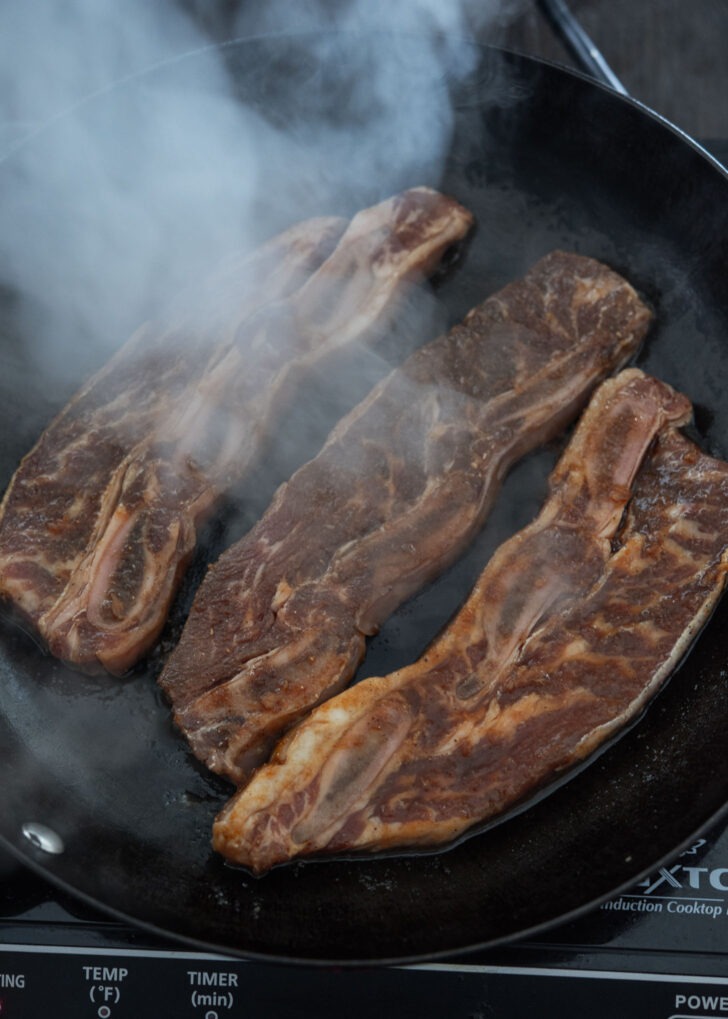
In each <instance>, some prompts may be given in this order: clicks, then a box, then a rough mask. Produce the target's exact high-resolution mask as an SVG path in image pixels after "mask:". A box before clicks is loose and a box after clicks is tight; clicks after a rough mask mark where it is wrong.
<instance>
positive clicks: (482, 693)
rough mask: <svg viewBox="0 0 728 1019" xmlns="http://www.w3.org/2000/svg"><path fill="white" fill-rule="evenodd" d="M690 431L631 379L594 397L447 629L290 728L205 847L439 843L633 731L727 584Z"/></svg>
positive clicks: (237, 855)
mask: <svg viewBox="0 0 728 1019" xmlns="http://www.w3.org/2000/svg"><path fill="white" fill-rule="evenodd" d="M689 413H690V406H689V404H688V402H687V400H685V399H684V398H683V397H681V396H679V395H678V394H676V393H675V392H674V391H672V390H671V389H669V387H667V386H666V385H664V384H663V383H660V382H658V381H657V380H655V379H652V378H650V377H648V376H645V375H643V374H642V373H641V372H638V371H637V370H635V369H630V370H627V371H625V372H623V373H622V374H621V375H620V376H619V377H618V378H617V379H616V380H610V381H608V382H606V383H605V384H604V385H603V386H602V387H601V388H600V390H599V391H598V392H597V394H596V395H595V397H594V399H593V401H592V403H591V404H590V407H589V409H588V410H587V411H586V413H585V415H584V417H583V419H582V421H581V423H580V425H579V428H578V429H577V432H576V435H575V437H574V439H573V440H572V442H571V444H570V445H569V447H568V448H567V450H566V452H565V453H564V455H563V457H562V459H561V461H560V463H559V464H558V466H557V468H556V469H555V471H554V472H553V475H552V478H551V486H550V495H549V498H548V499H547V501H546V503H545V505H544V507H543V510H542V512H541V513H540V515H539V516H538V518H537V519H536V520H535V522H534V523H533V524H531V525H530V526H529V527H527V528H525V529H524V530H523V531H521V532H520V533H518V534H517V535H516V536H514V538H512V539H511V540H510V541H508V542H506V543H505V544H504V545H503V546H501V548H500V549H499V550H498V551H497V552H496V554H495V555H494V556H493V558H492V559H491V561H490V563H489V564H488V565H487V566H486V568H485V570H484V572H483V573H482V575H481V577H480V579H479V581H478V583H477V585H476V587H475V589H474V591H473V593H472V595H471V596H470V597H469V599H468V600H467V602H466V603H465V605H464V606H463V608H462V610H461V611H460V612H459V613H458V614H457V615H456V616H455V618H454V619H453V620H452V622H451V624H450V625H449V627H448V628H447V629H446V630H445V631H444V632H443V633H442V635H441V636H440V637H439V638H438V639H437V640H436V641H435V642H434V643H433V644H432V645H431V647H430V648H429V649H428V651H427V652H426V653H425V654H424V656H423V657H422V659H421V660H420V661H418V662H416V663H415V664H413V665H411V666H409V667H407V668H405V669H402V670H400V671H398V672H395V673H393V674H392V675H389V676H384V677H376V678H372V679H368V680H364V681H363V682H361V683H360V684H358V685H356V686H354V687H352V688H350V689H349V690H347V691H345V692H344V693H342V694H340V695H339V696H337V697H335V698H333V699H332V700H330V701H329V702H328V703H326V704H325V705H322V706H321V707H319V708H317V709H316V710H315V711H313V712H312V714H311V715H310V716H309V717H308V718H307V719H306V720H305V721H303V722H301V723H300V725H299V726H297V727H296V728H295V729H294V730H293V731H292V732H291V733H290V734H289V735H288V736H287V737H286V738H285V739H284V740H283V741H282V742H281V743H280V745H279V747H278V748H277V749H276V751H275V754H274V756H273V758H272V759H271V761H270V763H268V764H267V765H265V766H263V767H262V768H261V769H260V770H259V771H258V772H257V773H256V775H255V776H254V777H253V779H252V781H251V782H250V783H249V785H248V786H247V788H245V789H243V790H242V791H241V792H239V793H238V795H237V796H236V797H234V798H233V800H231V802H230V803H229V804H228V805H227V806H226V808H225V809H224V810H223V812H222V813H221V815H220V816H219V818H218V820H217V822H216V824H215V829H214V846H215V848H216V849H217V850H218V851H220V852H221V853H222V854H224V855H225V856H226V857H228V858H229V859H230V860H232V861H235V862H236V863H240V864H244V865H245V866H247V867H250V868H252V869H253V870H255V871H264V870H266V869H267V868H269V867H271V866H273V865H275V864H277V863H280V862H282V861H285V860H288V859H291V858H293V857H296V856H300V855H305V854H310V853H316V852H322V851H326V852H336V851H351V850H379V849H390V848H394V847H407V846H423V845H436V844H440V843H444V842H448V841H450V840H452V839H454V838H456V837H457V836H458V835H460V834H461V833H463V832H464V831H466V830H467V829H469V828H470V827H471V826H473V825H475V824H477V823H479V822H483V821H485V820H488V819H490V818H492V817H494V816H495V815H497V814H499V813H501V812H502V811H504V810H506V809H507V808H508V807H510V806H512V805H514V804H516V803H517V802H519V801H521V800H522V799H523V798H524V797H525V796H527V795H528V794H529V793H530V792H531V791H533V790H534V789H535V788H536V787H538V786H540V785H542V784H543V783H544V782H546V781H548V780H549V779H550V778H552V777H553V776H554V775H555V774H557V773H558V772H560V771H561V770H563V769H565V768H567V767H568V766H570V765H572V764H573V763H575V762H576V761H579V760H580V759H582V758H584V757H585V756H586V755H587V754H588V753H590V752H591V751H592V750H593V749H594V748H595V747H597V746H598V745H599V744H601V743H602V742H603V741H604V740H605V739H606V738H607V737H608V736H609V735H610V734H612V733H613V732H614V731H615V730H617V729H618V728H619V727H621V726H623V725H624V724H625V723H626V722H627V721H628V720H629V719H631V718H633V717H634V716H635V714H636V713H637V712H638V711H639V710H641V708H642V707H643V706H644V704H645V703H646V701H647V700H648V698H649V697H650V696H652V694H653V693H654V692H655V690H656V689H657V688H658V687H659V684H660V683H661V682H662V681H663V680H664V678H665V677H666V676H667V675H668V674H669V673H670V671H671V670H672V669H673V668H674V667H675V665H676V664H677V663H678V662H679V660H680V658H681V657H682V655H683V654H684V653H685V651H686V649H687V647H688V646H689V644H690V642H691V641H692V640H693V639H694V637H695V635H696V633H697V632H698V630H699V629H700V627H701V626H702V625H703V623H704V622H705V621H706V619H707V617H708V615H709V613H710V611H711V610H712V608H713V606H714V604H715V603H716V601H717V599H718V597H719V595H720V593H721V591H722V589H723V587H724V584H725V579H726V572H727V571H728V464H726V463H723V462H720V461H717V460H715V459H713V458H711V457H709V456H706V455H704V454H703V453H701V452H700V451H699V450H698V448H697V447H696V446H695V445H694V444H693V443H691V442H690V441H688V440H687V439H686V438H684V437H683V436H682V435H681V434H680V433H679V432H677V431H676V426H678V425H680V424H682V423H684V422H685V421H686V419H687V418H688V416H689ZM625 509H626V512H625Z"/></svg>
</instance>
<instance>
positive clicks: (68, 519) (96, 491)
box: [0, 218, 346, 638]
mask: <svg viewBox="0 0 728 1019" xmlns="http://www.w3.org/2000/svg"><path fill="white" fill-rule="evenodd" d="M345 226H346V221H345V220H339V219H336V218H330V219H327V218H324V219H319V220H309V221H306V222H305V223H300V224H296V225H295V226H294V227H292V228H291V229H290V230H287V231H285V232H284V233H282V234H279V235H278V236H276V237H274V238H273V239H272V240H270V241H269V242H268V243H267V244H265V245H263V246H262V247H261V248H259V249H257V250H256V251H254V252H253V253H252V254H251V255H249V256H247V257H246V258H243V259H237V260H230V261H228V262H227V263H226V264H225V265H224V267H222V268H221V269H220V271H219V273H217V274H216V275H215V276H214V277H212V278H211V279H210V280H209V281H208V282H207V285H206V286H205V287H203V288H201V292H200V293H198V294H197V295H195V297H196V303H195V304H194V305H193V306H192V307H191V308H187V307H185V306H183V307H181V308H179V309H175V313H174V314H173V315H172V316H171V317H170V321H169V322H167V323H158V322H149V323H146V324H145V325H144V326H142V327H141V328H140V329H139V330H137V332H136V333H135V334H134V335H133V336H132V337H131V338H130V339H129V340H128V341H127V343H126V344H124V346H123V347H122V348H121V349H120V350H119V351H118V352H117V353H116V354H115V355H114V356H113V357H112V358H111V359H110V361H109V362H108V363H107V364H106V365H104V366H103V367H102V368H101V369H100V370H99V371H98V372H97V373H96V374H95V375H94V376H93V377H92V378H91V379H90V380H89V381H88V382H87V383H86V384H85V385H84V386H83V387H82V388H81V389H80V390H79V392H78V393H77V394H76V395H75V396H74V397H73V398H72V399H71V401H70V402H69V403H68V404H67V405H66V406H65V407H64V409H63V410H62V411H61V412H60V414H59V415H58V416H57V417H56V418H55V420H54V421H53V422H52V423H51V424H50V425H49V427H48V428H47V429H46V430H45V431H44V432H43V434H42V435H41V437H40V439H39V441H38V442H37V444H36V445H35V447H34V448H33V449H32V450H31V451H30V452H29V453H28V454H27V455H26V456H25V458H24V459H23V461H22V463H21V465H20V467H19V468H18V470H17V471H16V472H15V474H14V476H13V478H12V480H11V482H10V485H9V487H8V489H7V491H6V493H5V496H4V498H3V501H2V505H1V506H0V595H2V597H3V598H5V599H8V600H9V601H10V602H11V603H12V604H13V606H14V608H15V609H16V610H17V612H18V613H19V614H20V615H22V616H23V617H25V619H26V620H27V621H28V622H30V623H31V624H32V625H33V626H34V627H35V628H36V629H37V630H38V631H39V632H40V633H42V634H43V635H44V636H46V637H48V638H51V636H52V630H51V628H50V627H49V626H48V625H47V624H46V622H45V620H46V617H47V615H48V613H50V612H51V611H52V609H53V608H54V606H55V605H56V604H57V603H58V601H59V599H61V598H62V597H63V595H64V592H65V591H66V590H67V588H68V585H69V584H70V583H71V581H72V578H73V577H74V574H75V572H76V571H77V570H78V568H79V565H80V563H81V562H82V560H83V559H84V557H85V556H86V555H87V553H88V551H89V549H90V548H93V547H94V545H95V544H96V543H97V542H98V540H100V538H101V536H102V535H103V534H104V531H105V529H106V527H107V525H108V520H109V517H110V516H111V514H112V513H113V510H114V506H115V500H116V498H117V495H118V489H119V487H120V485H121V481H122V478H123V472H124V470H125V468H126V465H127V463H128V461H129V457H130V456H132V455H133V453H134V451H135V450H137V449H138V448H139V447H140V446H141V445H142V444H143V443H144V442H145V441H146V440H147V439H148V437H149V435H151V434H154V432H155V431H156V430H157V429H158V428H159V427H160V424H161V423H162V422H163V421H164V420H165V418H167V417H169V416H170V415H173V414H174V413H175V412H177V410H178V408H180V407H183V406H185V405H186V404H187V403H188V402H189V400H190V394H191V393H192V392H194V390H195V388H196V386H197V385H198V384H199V382H200V380H201V379H202V378H203V377H204V375H205V373H206V371H207V370H208V369H209V367H210V365H213V364H214V363H215V361H216V359H218V358H220V357H221V356H223V355H224V353H225V352H226V351H227V350H228V349H229V348H230V347H231V346H232V345H233V344H234V342H235V339H236V331H237V329H238V327H239V326H240V324H241V321H242V320H243V319H244V318H245V317H246V316H248V315H251V314H254V313H255V312H256V311H257V310H258V309H260V308H261V307H262V306H263V305H264V304H265V303H266V302H268V301H275V300H279V299H281V298H284V297H286V296H287V295H288V294H289V293H291V292H293V291H294V290H296V289H297V288H298V287H299V286H300V285H301V283H302V282H303V280H304V279H305V277H306V276H308V275H309V274H310V273H311V272H312V271H313V270H314V269H316V268H317V267H318V266H319V265H321V263H322V262H323V261H324V259H325V258H326V257H327V256H328V255H329V254H330V253H331V251H332V250H333V248H334V246H335V244H336V242H337V240H338V238H339V237H340V235H341V234H342V232H343V230H344V228H345ZM198 302H199V303H198ZM206 317H207V320H206V322H205V319H206ZM202 323H205V324H204V326H202V327H201V324H202Z"/></svg>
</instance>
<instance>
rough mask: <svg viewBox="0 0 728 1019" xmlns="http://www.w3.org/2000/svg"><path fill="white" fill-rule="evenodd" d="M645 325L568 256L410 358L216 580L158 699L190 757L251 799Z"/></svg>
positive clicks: (587, 267) (200, 599) (341, 429)
mask: <svg viewBox="0 0 728 1019" xmlns="http://www.w3.org/2000/svg"><path fill="white" fill-rule="evenodd" d="M649 321H650V312H649V311H648V309H647V308H646V307H645V305H644V304H643V303H642V302H641V301H640V300H639V298H638V297H637V295H636V294H635V292H634V290H633V289H632V287H631V286H630V285H629V284H628V283H627V282H626V281H625V280H624V279H622V278H621V277H620V276H618V275H617V274H616V273H614V272H612V271H611V270H610V269H608V268H607V267H606V266H604V265H602V264H600V263H598V262H596V261H594V260H592V259H589V258H585V257H582V256H579V255H573V254H566V253H563V252H555V253H552V254H550V255H548V256H546V257H545V258H544V259H542V260H541V261H540V262H538V263H537V265H536V266H534V268H533V269H532V270H531V271H530V272H529V273H528V274H527V275H526V277H525V278H524V279H523V280H521V281H518V282H515V283H512V284H510V285H509V286H507V287H505V289H503V290H502V291H501V292H499V293H498V294H496V295H495V296H493V297H491V298H490V299H489V300H487V301H485V303H484V304H482V305H480V306H479V307H477V308H476V309H474V310H473V311H471V312H470V314H469V315H468V316H467V318H466V319H465V321H464V323H463V324H462V325H459V326H456V327H455V328H454V329H452V330H451V331H450V332H449V333H448V334H447V335H445V336H443V337H441V338H439V339H437V340H435V341H434V342H432V343H430V344H429V345H427V346H425V347H423V348H421V349H420V350H419V351H417V352H415V353H414V354H413V355H412V356H411V357H410V358H409V359H408V360H407V361H406V362H405V363H404V365H403V366H402V367H400V368H399V369H397V370H395V371H394V372H393V373H392V374H390V375H389V376H388V377H387V378H386V379H385V380H383V381H382V382H381V384H379V385H378V386H377V387H375V389H374V390H373V391H372V393H371V394H370V395H369V397H368V398H366V399H365V400H364V401H363V402H362V403H361V404H360V405H359V406H358V407H356V408H355V409H354V410H353V411H352V412H351V413H350V414H349V415H348V416H347V417H345V418H344V419H343V420H342V421H341V422H340V423H339V425H338V426H337V427H336V428H335V429H334V431H333V432H332V434H331V435H330V437H329V439H328V441H327V443H326V444H325V446H324V448H323V449H322V451H321V452H320V453H319V455H318V456H317V457H315V458H314V459H313V460H312V461H310V462H309V463H308V464H306V465H305V466H303V467H302V468H301V469H300V470H299V471H298V472H297V473H296V474H295V475H294V476H293V477H292V478H291V480H290V481H289V482H288V483H287V484H285V485H283V486H282V487H281V488H280V489H279V490H278V492H277V493H276V495H275V497H274V500H273V502H272V504H271V506H270V508H269V509H268V510H267V512H266V513H265V514H264V516H263V517H262V519H261V520H260V521H259V523H258V524H257V525H256V526H255V527H254V528H253V529H252V531H251V532H250V533H249V534H248V535H247V536H246V537H245V538H243V539H242V541H240V542H239V543H237V544H236V545H235V546H233V547H232V548H230V549H228V550H227V551H226V552H225V553H224V554H223V555H222V556H221V558H220V559H219V561H218V562H217V563H216V564H215V565H213V566H212V567H211V568H210V570H209V571H208V574H207V577H206V579H205V580H204V581H203V583H202V585H201V587H200V589H199V591H198V593H197V596H196V599H195V602H194V603H193V606H192V610H191V612H190V615H189V617H188V620H187V623H186V626H185V629H184V632H183V635H182V638H181V640H180V643H179V644H178V646H177V648H176V650H175V651H174V653H173V654H172V656H171V657H170V659H169V662H168V664H167V666H166V668H165V670H164V672H163V673H162V676H161V684H162V687H163V688H164V690H165V691H166V693H167V694H168V696H169V698H170V699H171V701H172V704H173V706H174V709H175V720H176V722H177V724H178V725H179V726H180V728H181V729H182V730H183V732H184V733H185V735H186V736H187V738H188V740H189V741H190V744H191V746H192V749H193V750H194V752H195V754H197V756H198V757H199V758H200V759H201V760H203V761H204V762H205V763H206V764H207V765H208V766H209V767H210V768H211V769H212V770H214V771H217V772H219V773H221V774H223V775H227V776H228V777H229V778H231V779H232V780H233V781H234V782H237V783H242V782H243V781H245V779H246V778H247V777H248V775H249V773H250V771H251V769H252V768H253V767H254V766H257V765H258V764H260V762H261V761H262V760H263V759H264V758H265V757H266V756H267V754H268V753H269V752H270V750H271V748H272V746H273V744H274V741H275V739H276V738H277V737H278V736H280V734H281V733H282V732H283V731H284V730H285V729H286V728H287V727H288V726H289V725H291V724H292V723H293V722H295V721H296V720H297V719H298V718H300V717H301V716H302V715H303V714H305V713H306V712H307V711H309V710H310V709H311V708H312V707H313V706H314V705H315V704H317V703H320V702H322V701H323V700H325V699H326V698H328V697H330V696H332V695H333V694H334V693H336V692H337V691H338V690H340V689H341V688H342V687H343V686H344V685H345V684H346V683H347V682H348V681H349V680H350V679H351V677H352V676H353V674H354V672H355V670H356V668H357V666H358V664H359V663H360V661H361V659H362V657H363V655H364V651H365V637H366V636H367V635H370V634H373V633H376V631H377V629H378V627H379V626H380V625H381V623H382V622H383V620H384V619H385V618H386V617H387V616H388V615H389V614H390V613H391V612H392V611H394V609H395V608H396V607H397V606H398V605H400V604H401V603H402V602H403V601H404V600H405V599H406V598H408V597H409V596H410V595H412V594H413V593H414V592H415V591H417V590H418V589H419V588H420V587H422V586H423V585H424V584H425V583H427V582H428V581H430V580H431V579H433V578H434V577H435V576H436V575H437V574H438V573H439V572H440V571H441V570H442V569H443V568H444V567H446V566H447V565H449V564H450V563H452V562H453V561H454V560H455V558H456V557H457V556H458V555H459V553H460V552H461V551H462V550H463V548H464V547H465V545H466V544H467V543H468V542H469V541H470V540H471V538H472V537H473V536H474V534H475V533H476V532H477V530H478V529H479V528H480V527H481V525H482V523H483V521H484V518H485V516H486V514H487V512H488V509H489V507H490V505H491V503H492V500H493V498H494V496H495V493H496V490H497V487H498V484H499V482H500V480H501V478H502V476H503V475H504V473H505V472H506V470H507V469H508V467H509V466H510V465H511V464H512V463H513V462H514V460H515V459H516V458H517V457H519V456H521V455H523V454H524V453H525V452H527V451H528V450H530V449H533V448H534V447H535V446H536V445H538V444H539V443H542V442H544V441H546V440H548V439H549V438H551V437H553V436H554V435H555V434H557V433H558V432H559V431H560V430H561V429H562V428H563V427H564V426H565V425H566V423H567V422H568V421H570V420H571V419H572V418H573V417H574V416H575V415H576V413H577V412H578V410H579V409H580V408H581V407H582V405H583V403H584V402H585V401H586V399H587V397H588V395H589V393H590V391H591V389H592V388H593V387H594V386H595V385H596V384H597V383H598V382H599V381H600V380H601V379H602V378H603V377H604V376H605V375H607V374H608V373H609V372H610V371H612V370H613V369H615V368H616V367H618V366H619V365H621V364H622V363H623V362H624V360H625V359H627V358H628V357H629V356H631V355H632V354H633V353H634V352H635V350H636V349H637V347H638V345H639V343H640V341H641V340H642V338H643V336H644V334H645V331H646V329H647V327H648V324H649Z"/></svg>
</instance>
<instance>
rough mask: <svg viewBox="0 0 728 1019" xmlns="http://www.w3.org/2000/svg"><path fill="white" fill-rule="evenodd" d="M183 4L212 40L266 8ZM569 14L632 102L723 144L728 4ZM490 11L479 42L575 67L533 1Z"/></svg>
mask: <svg viewBox="0 0 728 1019" xmlns="http://www.w3.org/2000/svg"><path fill="white" fill-rule="evenodd" d="M180 2H181V4H182V6H183V7H185V8H186V9H187V10H188V11H189V12H190V13H193V14H194V15H195V17H196V20H197V21H198V22H199V23H201V24H202V25H203V26H204V27H205V29H206V30H207V31H208V33H209V34H210V35H211V37H212V38H214V39H216V40H222V39H226V38H230V37H232V36H234V35H235V34H237V33H238V32H239V30H240V25H241V14H242V20H243V21H244V19H245V18H246V17H248V18H249V17H251V12H254V11H255V9H256V7H260V8H262V7H264V6H265V0H214V2H210V0H180ZM302 2H303V5H304V6H305V0H302ZM396 2H400V3H406V2H407V0H396ZM447 2H448V0H443V3H447ZM471 6H472V8H473V10H476V5H475V4H472V5H471ZM569 6H570V9H571V11H572V13H573V14H574V15H575V16H576V17H577V18H578V19H579V21H580V22H581V24H582V25H583V27H584V28H585V29H586V31H587V32H588V33H589V35H590V36H591V38H592V40H593V42H594V44H595V45H596V46H597V47H598V49H599V50H600V51H601V53H602V55H603V56H604V58H605V59H606V60H607V62H608V63H609V65H610V66H611V67H612V69H613V70H614V72H615V73H616V74H617V76H618V77H619V78H620V79H621V81H622V83H623V84H624V86H625V88H626V89H627V91H628V92H629V93H630V94H631V95H632V96H633V97H634V98H635V99H638V100H639V101H640V102H643V103H645V104H646V105H647V106H649V107H650V108H651V109H653V110H654V111H655V112H657V113H659V114H661V115H662V116H664V117H666V118H667V119H668V120H671V121H672V122H673V123H674V124H676V125H677V126H678V127H680V128H682V129H683V130H684V131H686V132H687V133H688V134H690V135H692V136H693V137H694V138H698V139H711V138H726V137H728V2H726V0H570V4H569ZM330 7H331V10H332V12H333V13H335V12H336V9H337V7H339V4H337V3H336V2H331V0H330ZM489 7H490V8H492V10H493V12H494V13H493V16H492V18H490V19H489V28H488V30H487V32H486V34H485V36H483V35H480V38H481V41H483V42H486V43H491V44H495V45H500V46H504V47H506V48H509V49H515V50H517V51H518V52H521V53H526V54H530V55H535V56H539V57H543V58H545V59H548V60H554V61H557V62H558V63H561V64H565V65H567V66H570V67H573V66H575V62H574V60H573V59H572V57H571V56H570V55H569V52H568V50H567V49H566V48H565V46H564V45H563V43H562V42H561V41H560V39H558V38H557V37H556V36H555V34H554V32H553V30H552V29H551V26H550V25H549V23H548V21H547V19H546V18H545V16H544V15H543V13H542V12H541V10H540V9H539V6H538V4H537V3H536V2H535V0H497V2H496V0H482V8H483V9H485V10H488V8H489ZM281 27H284V26H281Z"/></svg>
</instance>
